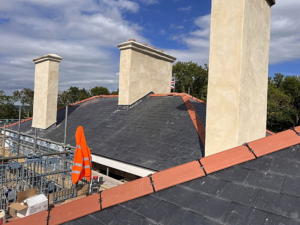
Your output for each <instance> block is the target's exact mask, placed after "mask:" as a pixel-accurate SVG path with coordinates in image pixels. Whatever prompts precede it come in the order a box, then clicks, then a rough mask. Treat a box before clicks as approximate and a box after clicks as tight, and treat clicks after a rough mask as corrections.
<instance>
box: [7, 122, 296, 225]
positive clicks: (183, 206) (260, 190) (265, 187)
mask: <svg viewBox="0 0 300 225" xmlns="http://www.w3.org/2000/svg"><path fill="white" fill-rule="evenodd" d="M299 143H300V127H297V128H295V129H294V130H286V131H284V132H281V133H278V134H275V135H271V136H269V137H265V138H262V139H258V140H255V141H252V142H249V145H248V146H245V145H242V146H238V147H236V148H232V149H229V150H226V151H223V152H220V153H217V154H214V155H211V156H208V157H204V158H202V159H200V160H194V161H192V162H189V163H186V164H183V165H180V166H176V167H173V168H170V169H167V170H164V171H161V172H156V173H154V174H153V175H152V176H151V177H144V178H140V179H137V180H135V181H132V182H129V183H126V184H123V185H120V186H117V187H114V188H111V189H108V190H105V191H102V192H100V193H99V195H98V194H95V195H90V196H88V197H85V198H82V199H79V200H76V201H73V202H70V203H68V204H64V205H62V206H58V207H55V208H54V209H53V210H52V211H51V219H50V224H61V223H66V222H69V221H72V220H74V221H73V222H70V223H69V224H82V223H89V224H99V223H102V224H120V223H121V224H158V223H159V224H195V223H196V224H197V223H198V224H267V225H270V224H294V225H296V224H299V222H300V212H299V210H300V205H299V204H300V193H299V188H298V187H299V184H300V148H299V146H297V145H298V144H299ZM291 147H292V148H291ZM280 150H282V151H280ZM188 181H189V182H188ZM176 185H177V186H176ZM167 188H169V189H167ZM147 195H148V197H142V196H147ZM140 197H142V198H140ZM134 199H135V200H134ZM130 200H132V201H130ZM141 203H142V205H140V204H141ZM81 205H82V206H84V207H79V206H81ZM99 210H101V211H100V212H98V211H99ZM89 214H92V215H91V216H86V215H89ZM46 216H47V212H46V211H44V212H41V213H37V214H34V215H31V216H28V217H25V218H23V219H21V220H17V221H14V222H12V224H16V225H17V224H22V225H26V224H33V223H39V222H40V221H44V219H45V218H46ZM80 217H83V218H80ZM78 218H79V219H78ZM100 221H101V222H100Z"/></svg>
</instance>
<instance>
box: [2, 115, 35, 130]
mask: <svg viewBox="0 0 300 225" xmlns="http://www.w3.org/2000/svg"><path fill="white" fill-rule="evenodd" d="M28 120H32V117H29V118H26V119H23V120H21V123H24V122H26V121H28ZM17 124H19V121H18V122H15V123H12V124H8V125H6V127H7V128H8V127H12V126H14V125H17ZM1 128H4V126H2V127H1Z"/></svg>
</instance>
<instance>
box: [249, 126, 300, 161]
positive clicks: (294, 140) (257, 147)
mask: <svg viewBox="0 0 300 225" xmlns="http://www.w3.org/2000/svg"><path fill="white" fill-rule="evenodd" d="M296 129H298V130H299V131H300V127H297V128H296ZM299 143H300V136H298V135H297V134H296V133H295V131H293V130H286V131H283V132H280V133H277V134H273V135H271V136H268V137H264V138H261V139H258V140H256V141H252V142H250V143H249V147H250V148H252V149H253V151H254V153H255V154H256V155H257V157H260V156H263V155H267V154H270V153H272V152H276V151H278V150H282V149H284V148H288V147H291V146H293V145H296V144H299Z"/></svg>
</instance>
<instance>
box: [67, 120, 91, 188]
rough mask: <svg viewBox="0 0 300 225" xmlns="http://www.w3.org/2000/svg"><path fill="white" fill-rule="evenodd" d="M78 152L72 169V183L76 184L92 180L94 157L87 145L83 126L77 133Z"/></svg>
mask: <svg viewBox="0 0 300 225" xmlns="http://www.w3.org/2000/svg"><path fill="white" fill-rule="evenodd" d="M75 138H76V151H75V156H74V162H73V168H72V181H73V184H76V183H77V181H79V180H81V179H82V178H83V177H86V179H87V181H90V180H91V175H92V172H91V168H92V156H91V150H90V148H89V147H88V146H87V144H86V140H85V136H84V132H83V128H82V126H79V127H78V128H77V131H76V135H75Z"/></svg>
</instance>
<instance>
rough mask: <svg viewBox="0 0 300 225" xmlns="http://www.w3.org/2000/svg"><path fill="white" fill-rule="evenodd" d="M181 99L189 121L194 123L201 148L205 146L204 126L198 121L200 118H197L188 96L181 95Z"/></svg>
mask: <svg viewBox="0 0 300 225" xmlns="http://www.w3.org/2000/svg"><path fill="white" fill-rule="evenodd" d="M181 97H182V99H183V101H184V103H185V106H186V108H187V110H188V113H189V115H190V117H191V120H192V122H193V123H194V126H195V128H196V130H197V132H198V135H199V137H200V139H201V142H202V144H203V146H205V128H204V125H203V123H202V122H201V120H200V118H199V116H198V114H197V112H196V110H195V108H194V105H193V104H192V103H191V102H190V100H189V97H188V95H186V94H183V95H181Z"/></svg>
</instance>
